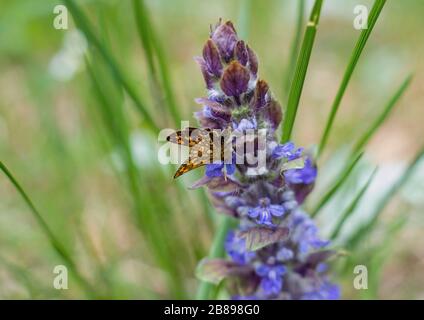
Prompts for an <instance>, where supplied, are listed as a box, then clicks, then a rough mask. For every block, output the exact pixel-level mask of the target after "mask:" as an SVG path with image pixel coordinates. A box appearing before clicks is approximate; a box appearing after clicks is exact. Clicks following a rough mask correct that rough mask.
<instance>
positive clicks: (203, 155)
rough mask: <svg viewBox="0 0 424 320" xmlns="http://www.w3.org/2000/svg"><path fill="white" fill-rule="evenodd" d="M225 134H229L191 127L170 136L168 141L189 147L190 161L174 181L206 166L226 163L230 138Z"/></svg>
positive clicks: (176, 174)
mask: <svg viewBox="0 0 424 320" xmlns="http://www.w3.org/2000/svg"><path fill="white" fill-rule="evenodd" d="M223 133H225V134H227V133H228V132H227V131H225V130H224V131H223V132H222V133H220V132H219V131H216V130H212V129H209V128H205V129H200V128H193V127H189V128H185V129H183V130H181V131H176V132H174V133H173V134H171V135H169V136H168V137H167V138H166V140H167V141H169V142H172V143H176V144H179V145H183V146H186V147H189V156H188V159H187V160H186V161H184V163H183V164H182V165H181V166H180V167H179V168H178V170H177V171H176V172H175V175H174V179H175V178H178V177H179V176H181V175H183V174H184V173H187V172H189V171H191V170H193V169H196V168H199V167H201V166H204V165H206V164H209V163H213V162H216V161H224V155H225V150H226V146H228V143H227V141H228V138H226V135H225V134H223ZM227 150H228V149H227Z"/></svg>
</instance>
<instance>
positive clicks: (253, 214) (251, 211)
mask: <svg viewBox="0 0 424 320" xmlns="http://www.w3.org/2000/svg"><path fill="white" fill-rule="evenodd" d="M261 213H262V208H261V207H256V208H253V209H252V208H251V209H249V211H248V214H249V217H251V218H257V217H259V216H260V215H261Z"/></svg>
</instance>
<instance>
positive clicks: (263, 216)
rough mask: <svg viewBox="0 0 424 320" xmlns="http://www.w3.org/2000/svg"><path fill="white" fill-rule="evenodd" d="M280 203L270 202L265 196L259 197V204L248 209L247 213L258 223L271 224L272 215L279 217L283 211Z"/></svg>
mask: <svg viewBox="0 0 424 320" xmlns="http://www.w3.org/2000/svg"><path fill="white" fill-rule="evenodd" d="M285 211H286V210H285V209H284V207H283V206H282V205H278V204H271V200H270V199H269V198H267V197H265V198H261V199H259V205H258V206H257V207H254V208H250V209H249V210H248V215H249V217H251V218H254V219H256V221H257V222H258V223H259V224H264V225H273V223H272V217H281V216H282V215H283V214H284V213H285Z"/></svg>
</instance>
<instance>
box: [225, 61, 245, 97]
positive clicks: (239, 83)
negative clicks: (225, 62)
mask: <svg viewBox="0 0 424 320" xmlns="http://www.w3.org/2000/svg"><path fill="white" fill-rule="evenodd" d="M249 79H250V76H249V71H247V69H246V68H245V67H243V66H242V65H241V64H240V63H238V62H237V61H233V62H231V64H230V65H229V67H228V68H227V69H226V70H225V71H224V75H223V76H222V79H221V83H220V85H221V89H222V91H224V93H225V94H226V95H227V96H231V97H237V96H239V95H241V94H242V93H244V92H246V90H247V86H248V84H249Z"/></svg>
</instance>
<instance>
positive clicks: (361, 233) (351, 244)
mask: <svg viewBox="0 0 424 320" xmlns="http://www.w3.org/2000/svg"><path fill="white" fill-rule="evenodd" d="M423 158H424V147H423V148H422V149H421V150H420V151H419V152H418V153H417V155H416V156H415V158H414V159H413V160H412V162H411V163H410V164H409V166H408V167H407V169H405V171H404V172H403V174H402V175H401V176H400V177H399V178H398V180H397V181H396V182H395V183H394V184H393V185H392V187H391V188H390V189H389V190H388V191H387V192H386V194H385V195H384V197H383V198H382V199H381V200H380V201H379V203H378V204H377V206H376V207H375V210H374V212H373V214H372V215H371V216H372V219H371V221H370V222H368V223H366V224H365V225H364V226H363V227H361V228H360V229H359V230H358V231H357V232H355V234H353V235H352V237H350V239H349V241H347V243H346V246H347V247H348V248H349V249H353V248H355V247H356V246H357V245H358V243H359V242H360V240H362V239H364V238H365V237H366V236H367V235H368V234H369V233H370V232H371V231H372V230H373V228H374V226H375V225H376V224H377V221H378V218H379V216H380V214H381V213H382V212H383V210H384V209H385V208H386V206H387V204H388V203H389V202H390V200H391V199H392V198H393V196H394V195H395V194H396V193H397V192H398V191H399V189H400V188H402V187H403V185H404V184H405V183H406V182H407V181H408V179H409V178H410V177H411V175H412V173H413V172H414V170H415V168H416V166H417V165H418V164H419V162H420V161H421V160H422V159H423Z"/></svg>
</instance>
